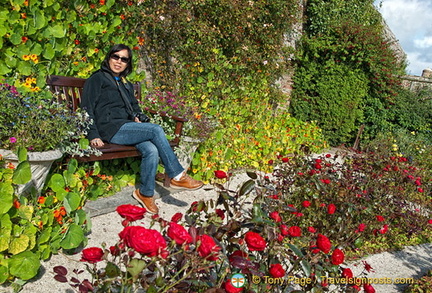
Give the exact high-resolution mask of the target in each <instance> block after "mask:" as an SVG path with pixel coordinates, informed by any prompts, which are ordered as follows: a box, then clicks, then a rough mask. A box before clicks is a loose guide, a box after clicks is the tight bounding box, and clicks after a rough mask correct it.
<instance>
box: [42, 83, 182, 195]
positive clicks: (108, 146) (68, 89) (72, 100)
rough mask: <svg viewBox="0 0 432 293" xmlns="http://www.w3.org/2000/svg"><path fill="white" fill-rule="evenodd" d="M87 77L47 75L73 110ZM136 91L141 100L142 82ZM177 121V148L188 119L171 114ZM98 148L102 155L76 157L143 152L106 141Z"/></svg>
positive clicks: (103, 157) (86, 158)
mask: <svg viewBox="0 0 432 293" xmlns="http://www.w3.org/2000/svg"><path fill="white" fill-rule="evenodd" d="M85 81H86V79H84V78H78V77H67V76H59V75H51V76H48V77H47V85H48V86H49V87H50V89H51V91H52V92H54V93H56V94H58V95H57V96H58V99H59V102H61V103H66V104H67V105H68V106H69V107H70V108H71V109H72V110H73V111H75V110H76V109H77V108H78V107H79V105H80V102H81V96H82V90H83V87H84V83H85ZM134 91H135V96H136V98H137V99H138V100H139V101H140V100H141V99H142V97H141V84H140V83H135V84H134ZM149 112H150V113H152V114H156V113H157V111H154V110H150V111H149ZM159 115H161V116H168V115H167V114H165V113H159ZM169 117H170V118H171V119H173V120H174V122H175V130H174V134H175V138H174V139H173V140H171V141H170V145H171V147H172V148H175V147H177V146H178V145H179V143H180V136H181V134H182V131H183V124H184V123H185V122H186V121H187V119H185V118H181V117H177V116H169ZM97 149H98V150H100V151H101V152H102V155H101V156H96V155H90V156H84V157H79V156H76V157H74V158H75V159H77V161H79V162H93V161H101V160H112V159H122V158H130V157H140V156H141V153H140V152H139V151H138V150H137V149H136V148H135V147H134V146H127V145H119V144H113V143H105V145H104V146H103V147H98V148H97ZM169 182H170V178H169V177H168V176H167V175H165V178H164V186H165V187H169V185H170V183H169Z"/></svg>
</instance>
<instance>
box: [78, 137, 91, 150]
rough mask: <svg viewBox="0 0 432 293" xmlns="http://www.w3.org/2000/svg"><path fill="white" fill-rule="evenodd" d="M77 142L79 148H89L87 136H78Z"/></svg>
mask: <svg viewBox="0 0 432 293" xmlns="http://www.w3.org/2000/svg"><path fill="white" fill-rule="evenodd" d="M78 144H79V147H80V149H83V150H86V149H88V148H89V140H88V139H87V138H80V140H79V141H78Z"/></svg>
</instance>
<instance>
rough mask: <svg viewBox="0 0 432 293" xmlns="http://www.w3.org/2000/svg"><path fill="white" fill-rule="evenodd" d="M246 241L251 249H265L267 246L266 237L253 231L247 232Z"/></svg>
mask: <svg viewBox="0 0 432 293" xmlns="http://www.w3.org/2000/svg"><path fill="white" fill-rule="evenodd" d="M245 241H246V244H247V247H248V248H249V250H250V251H263V250H264V249H265V248H266V246H267V243H266V241H265V239H264V238H262V237H261V235H260V234H258V233H255V232H253V231H249V232H247V233H246V235H245Z"/></svg>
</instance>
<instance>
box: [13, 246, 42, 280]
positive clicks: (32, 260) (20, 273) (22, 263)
mask: <svg viewBox="0 0 432 293" xmlns="http://www.w3.org/2000/svg"><path fill="white" fill-rule="evenodd" d="M39 267H40V261H39V258H38V256H37V255H36V254H35V253H33V252H31V251H24V252H22V253H20V254H17V255H13V256H12V257H11V258H10V259H9V272H10V274H11V275H12V276H16V277H17V278H19V279H22V280H29V279H31V278H33V277H35V276H36V274H37V272H38V270H39Z"/></svg>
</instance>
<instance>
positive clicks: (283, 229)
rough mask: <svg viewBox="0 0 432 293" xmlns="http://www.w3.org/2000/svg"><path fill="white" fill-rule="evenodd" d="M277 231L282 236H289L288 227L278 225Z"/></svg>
mask: <svg viewBox="0 0 432 293" xmlns="http://www.w3.org/2000/svg"><path fill="white" fill-rule="evenodd" d="M279 230H280V231H281V234H282V235H283V236H287V235H288V234H289V231H288V226H287V225H283V224H282V225H280V227H279Z"/></svg>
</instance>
